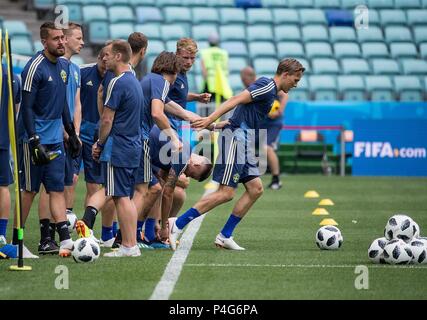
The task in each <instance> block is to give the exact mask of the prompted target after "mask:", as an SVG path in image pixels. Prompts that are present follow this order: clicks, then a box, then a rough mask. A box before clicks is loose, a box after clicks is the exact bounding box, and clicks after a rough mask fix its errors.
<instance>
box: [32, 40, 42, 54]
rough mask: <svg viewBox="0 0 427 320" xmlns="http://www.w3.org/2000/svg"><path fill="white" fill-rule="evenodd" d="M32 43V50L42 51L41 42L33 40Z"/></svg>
mask: <svg viewBox="0 0 427 320" xmlns="http://www.w3.org/2000/svg"><path fill="white" fill-rule="evenodd" d="M33 45H34V52H39V51H42V50H43V49H44V47H43V45H42V43H41V42H40V41H39V40H37V41H34V42H33Z"/></svg>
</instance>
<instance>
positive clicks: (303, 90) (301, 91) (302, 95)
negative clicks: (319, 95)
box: [289, 75, 310, 101]
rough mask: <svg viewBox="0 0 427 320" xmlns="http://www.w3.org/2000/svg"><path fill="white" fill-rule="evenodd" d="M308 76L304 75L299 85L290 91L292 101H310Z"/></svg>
mask: <svg viewBox="0 0 427 320" xmlns="http://www.w3.org/2000/svg"><path fill="white" fill-rule="evenodd" d="M307 79H308V77H307V76H306V75H304V76H303V77H302V78H301V80H300V81H299V82H298V86H297V87H296V88H294V89H292V90H291V91H290V92H289V100H292V101H308V100H310V93H309V89H308V80H307Z"/></svg>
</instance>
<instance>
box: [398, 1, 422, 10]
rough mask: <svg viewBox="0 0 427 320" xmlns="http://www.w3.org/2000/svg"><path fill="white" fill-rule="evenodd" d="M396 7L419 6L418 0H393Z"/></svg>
mask: <svg viewBox="0 0 427 320" xmlns="http://www.w3.org/2000/svg"><path fill="white" fill-rule="evenodd" d="M394 5H395V7H396V8H400V9H415V8H420V7H421V2H420V0H394Z"/></svg>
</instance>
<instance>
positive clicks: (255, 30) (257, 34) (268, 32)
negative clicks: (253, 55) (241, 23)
mask: <svg viewBox="0 0 427 320" xmlns="http://www.w3.org/2000/svg"><path fill="white" fill-rule="evenodd" d="M246 36H247V39H248V42H250V41H273V39H274V36H273V29H272V28H271V26H270V25H268V24H267V25H253V26H248V27H247V33H246Z"/></svg>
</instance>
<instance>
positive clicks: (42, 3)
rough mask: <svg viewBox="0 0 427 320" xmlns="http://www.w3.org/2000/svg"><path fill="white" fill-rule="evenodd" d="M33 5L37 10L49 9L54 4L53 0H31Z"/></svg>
mask: <svg viewBox="0 0 427 320" xmlns="http://www.w3.org/2000/svg"><path fill="white" fill-rule="evenodd" d="M33 5H34V8H35V9H36V10H37V11H39V10H50V9H52V8H53V7H54V6H55V0H33ZM39 18H41V17H40V16H39Z"/></svg>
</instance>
